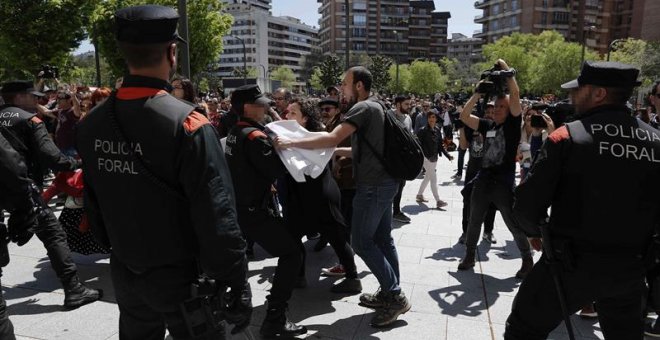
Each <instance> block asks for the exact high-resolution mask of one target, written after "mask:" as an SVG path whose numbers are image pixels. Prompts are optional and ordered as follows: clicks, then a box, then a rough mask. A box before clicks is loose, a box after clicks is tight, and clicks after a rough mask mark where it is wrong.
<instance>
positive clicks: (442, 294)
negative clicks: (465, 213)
mask: <svg viewBox="0 0 660 340" xmlns="http://www.w3.org/2000/svg"><path fill="white" fill-rule="evenodd" d="M455 167H456V163H455V161H454V162H453V163H450V162H448V161H447V160H446V159H444V158H443V159H440V162H439V164H438V178H439V192H440V196H441V198H442V199H443V200H446V201H447V202H449V205H448V206H447V207H446V208H445V209H443V210H435V209H431V207H432V206H431V205H429V206H427V205H424V204H422V205H420V204H417V203H415V195H416V192H417V189H418V187H419V183H420V180H419V179H417V180H415V181H412V182H408V183H407V185H406V187H405V190H404V195H403V200H402V206H403V211H404V212H405V213H407V214H408V215H409V216H410V217H411V219H412V223H410V224H407V225H399V224H396V225H395V229H394V230H393V236H394V239H395V240H396V244H397V249H398V251H399V258H400V263H401V281H402V286H403V290H404V292H405V293H406V295H407V296H408V297H409V298H410V300H411V303H412V310H411V311H410V312H408V313H407V314H405V315H403V316H402V317H400V320H399V321H397V322H396V324H395V325H394V327H392V328H389V329H375V328H372V327H370V326H369V320H370V319H371V317H372V316H373V311H372V310H370V309H367V308H364V307H361V306H359V305H358V297H357V296H345V295H336V294H333V293H330V292H329V288H330V286H331V285H332V283H333V282H334V281H335V280H336V279H332V278H324V277H319V276H318V273H320V269H321V268H322V267H326V266H331V265H333V264H334V263H335V261H336V258H335V256H334V254H333V252H332V250H331V248H330V247H326V249H325V250H323V251H322V252H319V253H315V252H313V251H312V250H311V248H312V246H313V245H314V242H315V241H311V242H307V246H308V249H309V253H308V257H307V280H308V283H309V285H308V287H307V288H305V289H299V290H296V291H295V292H294V296H293V298H292V300H291V303H290V316H291V318H292V319H293V320H294V321H296V322H299V323H300V324H304V325H306V326H307V327H308V328H309V330H310V332H309V334H308V335H307V337H308V338H310V339H359V340H363V339H365V340H366V339H449V340H459V339H466V340H468V339H469V340H480V339H484V340H494V339H503V335H502V334H503V332H504V322H505V320H506V317H507V316H508V314H509V310H510V308H511V303H512V301H513V298H514V296H515V294H516V292H517V289H518V286H519V285H520V281H519V280H516V279H515V278H514V277H513V276H514V274H515V272H516V271H517V270H518V269H519V266H520V262H521V261H520V255H519V253H518V250H517V249H516V246H515V244H514V243H513V239H512V237H511V235H510V233H509V232H508V230H507V229H506V226H505V225H504V223H503V222H502V220H501V218H500V216H499V214H498V216H497V219H496V225H495V235H496V237H497V239H498V242H497V244H494V245H490V244H484V243H481V244H480V247H479V258H480V260H481V261H480V262H478V263H477V266H476V267H475V268H474V270H471V271H467V272H457V270H456V266H457V265H458V261H459V260H460V257H461V256H462V255H463V251H464V247H463V246H462V245H458V244H457V239H458V236H459V235H460V233H461V208H462V198H461V195H460V190H461V188H462V186H461V185H462V183H461V182H455V181H452V180H450V177H451V175H453V174H454V169H455ZM427 191H428V192H427V193H426V196H427V198H430V197H432V196H431V195H430V189H427ZM10 253H11V255H12V259H11V263H10V264H9V266H7V267H6V268H4V273H3V275H2V285H3V291H4V294H5V298H6V299H7V302H8V304H9V314H10V318H11V320H12V322H13V323H14V326H15V331H16V334H17V335H18V338H19V339H66V340H76V339H84V340H93V339H113V340H114V339H119V336H118V334H117V324H118V316H119V315H118V310H117V306H116V305H115V300H114V294H113V290H112V285H111V283H110V278H109V265H108V258H107V257H104V256H95V257H94V256H76V257H75V260H76V262H77V263H78V266H79V272H80V276H81V278H82V279H83V280H84V281H85V282H87V283H88V284H89V285H90V286H94V287H101V288H103V289H104V290H105V292H106V295H105V297H104V298H103V301H102V302H98V303H94V304H91V305H87V306H84V307H82V308H79V309H77V310H73V311H63V310H62V302H63V299H64V295H63V291H62V289H61V287H60V284H59V281H58V280H57V278H56V276H55V275H54V273H53V271H52V269H51V268H50V265H49V263H48V258H47V257H46V251H45V250H44V248H43V246H42V245H41V243H40V242H39V241H38V240H37V239H36V238H34V239H33V240H32V241H30V242H29V243H28V244H26V245H25V246H23V247H20V248H19V247H16V246H11V247H10ZM256 255H257V258H256V260H255V261H253V262H251V263H250V272H249V276H250V283H251V284H252V288H253V291H254V298H253V303H254V304H255V313H254V316H253V319H252V325H251V326H250V328H249V330H250V333H251V334H249V335H239V336H236V337H234V338H235V339H243V338H246V339H256V338H259V336H258V333H259V332H258V331H259V324H260V322H261V321H262V320H263V317H264V301H265V296H266V294H267V290H268V289H269V288H270V279H271V276H272V274H273V272H274V268H275V265H276V260H275V259H272V258H266V257H265V255H264V253H263V252H261V251H260V249H258V248H257V254H256ZM538 257H539V255H538V254H537V255H535V259H536V260H538ZM356 260H357V264H358V272H359V273H360V276H361V277H362V284H363V287H364V291H365V292H371V291H375V290H376V288H377V281H376V279H375V278H374V277H373V275H371V274H370V273H369V271H368V269H367V267H366V266H365V265H364V263H363V262H362V261H361V260H360V259H359V258H358V257H356ZM573 321H574V326H575V327H576V330H577V334H578V338H579V339H582V340H584V339H602V334H601V332H600V328H599V326H598V323H597V322H596V321H585V320H581V319H580V318H579V317H576V316H574V317H573ZM550 339H568V337H567V335H566V331H565V330H564V329H563V328H561V327H559V328H558V329H557V330H555V332H553V333H552V335H551V337H550Z"/></svg>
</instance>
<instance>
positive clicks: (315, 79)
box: [309, 67, 325, 91]
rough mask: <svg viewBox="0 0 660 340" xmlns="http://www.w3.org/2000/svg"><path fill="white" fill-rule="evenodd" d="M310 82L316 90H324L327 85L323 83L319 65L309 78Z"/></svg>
mask: <svg viewBox="0 0 660 340" xmlns="http://www.w3.org/2000/svg"><path fill="white" fill-rule="evenodd" d="M309 84H310V85H311V86H312V88H313V89H314V90H317V91H323V90H324V89H325V87H324V86H323V84H322V83H321V69H320V68H318V67H315V68H314V71H313V72H312V76H311V77H310V79H309Z"/></svg>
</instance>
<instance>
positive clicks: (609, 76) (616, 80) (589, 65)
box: [561, 61, 642, 89]
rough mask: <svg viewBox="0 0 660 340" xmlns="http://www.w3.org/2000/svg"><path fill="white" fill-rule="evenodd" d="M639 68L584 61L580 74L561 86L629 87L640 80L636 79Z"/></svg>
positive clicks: (568, 87)
mask: <svg viewBox="0 0 660 340" xmlns="http://www.w3.org/2000/svg"><path fill="white" fill-rule="evenodd" d="M638 76H639V69H637V68H635V67H633V66H630V65H627V64H622V63H617V62H612V61H586V62H585V63H584V64H582V70H581V71H580V76H579V77H577V79H574V80H571V81H569V82H568V83H565V84H563V85H562V86H561V88H563V89H574V88H577V87H580V86H583V85H596V86H602V87H621V88H631V87H635V86H639V85H641V84H642V82H640V81H638V80H637V77H638Z"/></svg>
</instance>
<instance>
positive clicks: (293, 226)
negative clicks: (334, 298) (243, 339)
mask: <svg viewBox="0 0 660 340" xmlns="http://www.w3.org/2000/svg"><path fill="white" fill-rule="evenodd" d="M287 119H289V120H295V121H297V122H298V124H300V125H301V126H302V127H304V128H306V129H307V130H308V131H311V132H316V131H323V130H324V127H323V123H322V122H321V114H320V110H319V107H318V104H317V102H316V101H314V100H310V99H297V98H295V99H293V100H292V101H291V103H290V104H289V107H288V115H287ZM286 181H287V182H286V183H287V190H286V200H285V201H286V202H287V204H286V205H285V207H284V218H285V220H286V221H287V226H288V227H289V228H290V229H289V230H291V232H292V233H294V235H295V236H296V237H298V238H302V236H303V235H305V234H308V233H310V232H311V231H319V232H320V233H321V235H323V237H325V239H327V240H328V242H329V243H330V245H331V246H332V248H333V249H334V250H335V253H336V254H337V257H338V258H339V263H340V264H341V265H342V266H343V267H344V270H345V272H346V278H345V279H344V280H343V281H341V282H340V283H338V284H336V285H334V286H333V287H332V289H331V290H332V292H335V293H353V294H357V293H360V292H361V291H362V284H361V283H360V279H358V277H357V268H356V267H355V260H354V258H353V249H351V246H350V245H349V244H348V237H349V236H348V232H347V231H348V230H347V228H346V223H345V222H344V218H343V216H342V213H341V208H340V207H341V205H340V200H341V194H340V193H339V187H338V186H337V182H335V180H334V178H333V177H332V173H331V171H330V167H329V165H328V166H326V168H325V170H324V171H323V173H322V174H321V175H320V176H319V177H317V178H311V177H309V176H305V182H303V183H298V182H296V181H295V180H294V179H293V177H291V175H287V176H286ZM310 227H311V228H314V229H316V230H309V229H310ZM301 252H302V254H303V266H302V267H301V273H300V281H299V282H301V283H303V284H301V285H300V286H304V283H305V282H306V281H305V265H304V259H305V248H304V247H303V246H302V243H301Z"/></svg>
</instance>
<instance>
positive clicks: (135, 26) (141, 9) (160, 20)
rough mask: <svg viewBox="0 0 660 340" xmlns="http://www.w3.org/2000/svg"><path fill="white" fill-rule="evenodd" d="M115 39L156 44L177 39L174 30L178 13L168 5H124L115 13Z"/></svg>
mask: <svg viewBox="0 0 660 340" xmlns="http://www.w3.org/2000/svg"><path fill="white" fill-rule="evenodd" d="M115 20H116V24H117V32H116V33H117V41H122V42H127V43H132V44H156V43H164V42H168V41H174V40H179V41H182V42H185V41H184V40H183V39H181V37H179V34H178V33H177V31H176V25H177V23H178V22H179V14H178V13H177V12H176V11H175V10H174V9H173V8H170V7H165V6H158V5H143V6H133V7H126V8H122V9H120V10H118V11H117V12H116V13H115Z"/></svg>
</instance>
